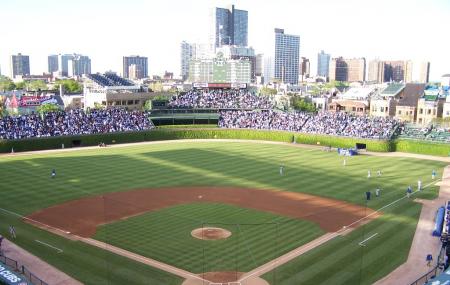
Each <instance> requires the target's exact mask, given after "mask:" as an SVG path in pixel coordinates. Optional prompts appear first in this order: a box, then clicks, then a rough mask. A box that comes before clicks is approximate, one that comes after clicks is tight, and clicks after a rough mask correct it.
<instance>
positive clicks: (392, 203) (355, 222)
mask: <svg viewBox="0 0 450 285" xmlns="http://www.w3.org/2000/svg"><path fill="white" fill-rule="evenodd" d="M440 180H441V179H437V180H436V181H433V182H430V183H428V184H427V185H425V186H424V187H423V188H422V189H425V188H427V187H428V186H430V185H432V184H435V183H437V182H438V181H440ZM417 192H421V191H419V190H416V191H414V192H412V193H411V195H414V194H415V193H417ZM406 198H407V197H406V196H403V197H401V198H399V199H397V200H395V201H394V202H391V203H389V204H387V205H385V206H383V207H381V208H379V209H378V210H375V211H374V212H372V213H370V214H369V215H367V216H365V217H362V218H361V219H359V220H357V221H354V222H353V223H351V224H349V225H347V226H345V228H348V227H351V226H353V225H354V224H357V223H359V222H361V221H363V220H365V219H367V218H368V217H370V216H373V215H375V214H377V213H378V212H379V211H381V210H383V209H386V208H388V207H390V206H392V205H394V204H396V203H398V202H400V201H401V200H403V199H406ZM345 228H343V229H341V230H339V231H337V232H341V231H343V230H345Z"/></svg>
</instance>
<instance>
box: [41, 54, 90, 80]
mask: <svg viewBox="0 0 450 285" xmlns="http://www.w3.org/2000/svg"><path fill="white" fill-rule="evenodd" d="M48 72H49V73H55V72H56V73H57V74H56V75H57V76H60V77H67V76H81V75H83V74H89V73H91V59H90V58H89V57H88V56H85V55H81V54H76V53H74V54H53V55H49V56H48Z"/></svg>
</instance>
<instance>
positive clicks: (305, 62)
mask: <svg viewBox="0 0 450 285" xmlns="http://www.w3.org/2000/svg"><path fill="white" fill-rule="evenodd" d="M310 69H311V66H310V63H309V59H307V58H306V57H302V58H301V60H300V71H299V72H300V80H301V81H303V80H305V79H307V78H309V76H310V74H311V70H310Z"/></svg>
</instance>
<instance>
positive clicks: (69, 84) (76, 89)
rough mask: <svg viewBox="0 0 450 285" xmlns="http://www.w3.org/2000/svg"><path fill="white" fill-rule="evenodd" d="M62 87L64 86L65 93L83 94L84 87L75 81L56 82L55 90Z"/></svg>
mask: <svg viewBox="0 0 450 285" xmlns="http://www.w3.org/2000/svg"><path fill="white" fill-rule="evenodd" d="M60 85H62V86H63V88H64V90H65V92H68V93H81V92H83V85H82V84H81V83H79V82H78V81H75V80H73V79H63V80H56V82H55V85H54V89H55V90H58V89H59V86H60Z"/></svg>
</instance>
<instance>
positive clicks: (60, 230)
mask: <svg viewBox="0 0 450 285" xmlns="http://www.w3.org/2000/svg"><path fill="white" fill-rule="evenodd" d="M0 211H3V212H5V213H8V214H10V215H12V216H16V217H18V218H21V219H25V220H28V221H31V222H33V223H36V224H40V225H42V226H44V227H47V228H50V229H54V230H56V231H59V232H61V233H63V234H70V232H68V231H65V230H62V229H58V228H55V227H53V226H50V225H47V224H44V223H41V222H39V221H36V220H33V219H30V218H27V217H25V216H23V215H21V214H17V213H15V212H12V211H9V210H6V209H3V208H0ZM73 236H76V235H73ZM76 237H78V236H76Z"/></svg>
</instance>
